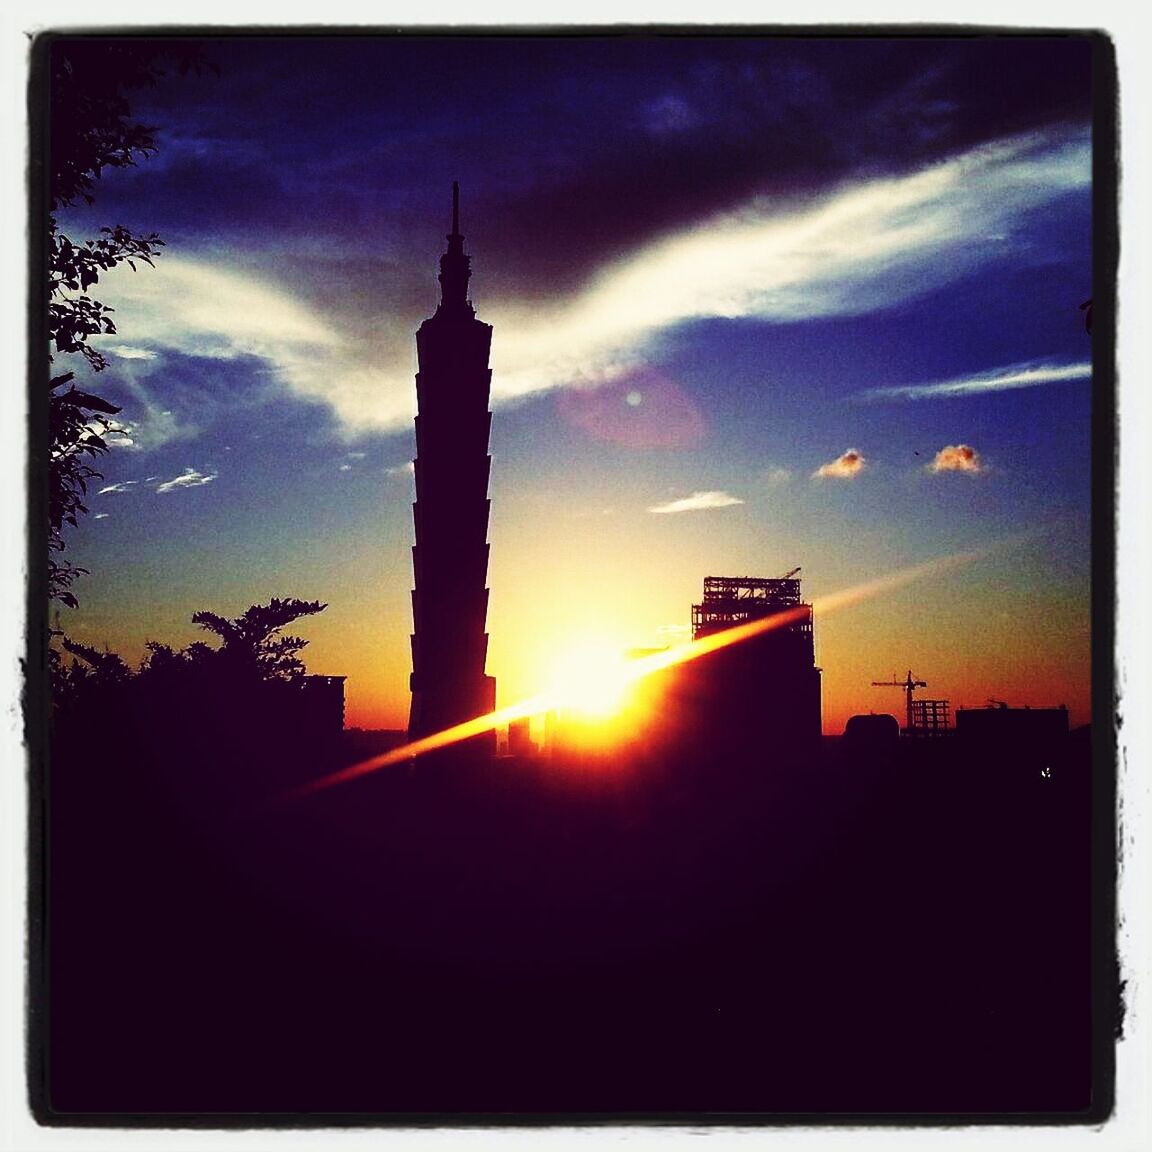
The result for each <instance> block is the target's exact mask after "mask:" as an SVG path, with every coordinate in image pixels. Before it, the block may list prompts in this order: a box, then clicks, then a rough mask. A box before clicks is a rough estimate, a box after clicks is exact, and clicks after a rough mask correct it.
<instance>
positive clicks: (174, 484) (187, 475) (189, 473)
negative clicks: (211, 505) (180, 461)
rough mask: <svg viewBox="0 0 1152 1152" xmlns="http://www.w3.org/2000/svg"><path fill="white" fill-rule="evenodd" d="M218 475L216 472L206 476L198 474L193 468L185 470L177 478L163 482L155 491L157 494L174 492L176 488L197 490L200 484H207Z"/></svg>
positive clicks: (201, 473)
mask: <svg viewBox="0 0 1152 1152" xmlns="http://www.w3.org/2000/svg"><path fill="white" fill-rule="evenodd" d="M218 475H219V473H217V472H209V473H207V474H205V473H203V472H198V471H197V470H196V469H195V468H185V469H184V471H183V472H181V473H180V475H179V476H176V477H174V478H173V479H171V480H165V481H164V483H163V484H161V485H159V486H158V487H157V489H156V491H157V492H175V491H176V490H177V489H178V488H199V487H200V485H201V484H208V483H210V482H211V481H213V480H215V479H216V477H217V476H218Z"/></svg>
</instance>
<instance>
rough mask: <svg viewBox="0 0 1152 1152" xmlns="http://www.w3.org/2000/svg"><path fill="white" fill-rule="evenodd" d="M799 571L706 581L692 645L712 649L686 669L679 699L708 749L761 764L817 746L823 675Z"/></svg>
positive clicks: (696, 610)
mask: <svg viewBox="0 0 1152 1152" xmlns="http://www.w3.org/2000/svg"><path fill="white" fill-rule="evenodd" d="M798 571H799V569H796V570H795V571H793V572H790V573H789V574H788V575H787V576H785V577H783V578H780V579H774V580H773V579H763V578H759V577H748V576H739V577H733V576H708V577H706V578H705V580H704V596H703V599H702V600H701V602H700V603H699V604H694V605H693V606H692V640H693V643H695V644H701V645H705V646H707V647H709V648H711V647H712V645H715V648H714V649H713V650H711V651H707V652H705V653H704V654H703V655H702V656H700V657H699V658H697V659H695V660H692V661H689V662H688V663H687V664H686V665H685V666H684V668H685V683H684V684H683V685H682V690H683V692H684V695H683V696H682V699H683V700H684V702H685V704H686V705H687V706H688V708H689V709H690V712H691V718H692V719H691V726H692V728H693V729H694V730H695V734H696V735H697V736H698V737H700V738H702V739H704V740H705V741H706V742H707V743H708V744H709V745H711V746H713V747H717V748H720V749H723V750H725V751H726V752H728V753H731V754H733V755H740V756H742V757H744V756H747V755H748V754H751V755H753V756H754V758H755V759H758V760H763V759H764V758H766V757H769V756H772V755H777V754H778V755H792V756H795V755H807V754H809V753H811V752H813V751H815V750H816V749H817V748H818V747H819V742H820V735H821V710H820V669H819V668H817V667H816V659H815V646H814V639H813V628H812V605H811V604H806V603H804V602H803V600H802V599H801V595H800V581H799V579H797V578H796V572H798ZM726 633H731V635H730V636H729V635H725V634H726ZM721 639H723V640H728V639H731V640H732V642H731V643H722V642H721Z"/></svg>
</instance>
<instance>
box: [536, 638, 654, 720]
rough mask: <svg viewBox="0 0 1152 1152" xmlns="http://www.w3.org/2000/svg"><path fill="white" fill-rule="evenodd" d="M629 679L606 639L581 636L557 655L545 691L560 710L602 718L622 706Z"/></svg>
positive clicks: (624, 662) (621, 659)
mask: <svg viewBox="0 0 1152 1152" xmlns="http://www.w3.org/2000/svg"><path fill="white" fill-rule="evenodd" d="M633 679H634V676H633V675H632V670H631V668H630V666H629V662H628V660H627V659H626V658H625V656H624V654H623V652H621V651H620V650H619V649H618V648H615V647H613V646H612V645H611V644H609V643H607V642H606V641H601V640H582V641H580V642H579V643H577V644H575V645H574V646H573V647H571V648H567V649H565V650H564V651H563V652H561V653H560V654H559V655H558V656H557V658H556V662H555V664H554V665H553V668H552V675H551V677H550V680H549V684H548V695H549V697H550V699H551V700H552V701H554V706H555V707H556V708H558V709H559V710H561V711H565V712H576V713H579V714H580V715H583V716H586V717H589V718H590V719H597V720H605V719H608V718H609V717H612V716H615V715H617V714H618V713H619V712H621V711H622V710H623V709H624V707H625V705H626V704H627V703H628V696H629V691H630V689H631V686H632V682H633Z"/></svg>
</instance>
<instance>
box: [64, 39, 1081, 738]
mask: <svg viewBox="0 0 1152 1152" xmlns="http://www.w3.org/2000/svg"><path fill="white" fill-rule="evenodd" d="M209 54H210V55H212V56H216V57H218V60H219V63H220V66H221V76H220V78H219V79H216V78H212V77H207V76H204V77H199V78H185V79H180V80H177V79H171V80H168V81H165V82H163V83H162V84H161V85H160V86H158V87H157V88H156V89H155V90H154V91H150V92H148V93H146V94H144V93H142V94H140V95H139V97H138V98H137V99H136V100H135V102H134V111H135V112H136V114H137V115H138V117H139V118H140V119H142V120H144V121H145V122H148V123H155V124H156V125H157V128H158V139H159V143H160V150H159V153H158V154H157V156H155V157H152V158H150V159H148V160H146V161H144V162H142V163H141V164H140V166H139V167H138V168H136V169H132V170H129V171H125V172H118V173H113V174H110V175H109V176H107V177H106V178H105V180H104V181H102V187H100V188H99V189H98V195H97V199H96V203H95V205H94V206H92V207H91V208H90V209H85V210H83V211H76V212H71V211H70V212H68V213H65V214H64V215H63V217H62V224H63V226H64V228H65V230H66V231H69V232H70V233H75V234H80V235H84V234H87V233H86V232H85V229H88V230H89V231H90V230H91V229H92V228H94V227H98V226H99V225H101V224H104V223H109V222H124V223H126V224H128V225H129V226H130V227H133V228H137V229H140V230H142V231H152V230H155V231H158V232H160V233H161V235H162V236H163V237H164V238H165V240H166V242H167V247H166V249H165V250H164V253H163V254H162V255H161V257H160V258H159V259H158V260H157V262H156V268H155V269H149V268H144V269H141V270H140V271H138V272H137V273H135V274H133V273H131V272H128V271H127V270H125V271H124V272H117V273H115V274H113V275H110V276H108V277H106V278H105V280H103V281H102V282H101V284H100V286H99V289H98V291H97V295H98V296H99V297H100V298H101V299H103V300H105V301H106V302H107V303H109V304H111V305H113V306H114V307H115V308H116V314H115V318H116V320H117V323H118V325H119V328H120V331H119V332H118V333H117V335H116V336H114V337H109V338H107V339H105V340H104V341H102V342H101V346H102V348H103V349H104V351H105V352H106V354H107V355H108V356H109V359H110V360H111V361H112V366H111V367H110V368H109V369H108V371H107V372H105V373H104V374H103V375H102V376H101V377H99V378H98V381H97V382H98V384H99V387H100V391H101V392H102V393H103V394H106V395H108V396H109V397H110V398H111V399H114V400H115V401H116V402H117V403H120V404H122V405H123V408H124V411H123V413H122V414H121V418H122V419H123V420H124V421H125V425H126V427H127V429H128V435H129V437H130V439H131V440H132V442H133V443H132V444H131V445H125V446H121V447H117V448H114V450H113V452H112V454H111V455H110V456H108V457H106V458H105V459H104V460H103V462H102V463H101V468H102V470H103V472H104V473H105V480H104V481H103V482H102V483H100V484H98V485H96V487H95V489H94V492H93V495H92V499H91V501H90V509H91V516H90V517H89V518H88V519H87V520H86V521H84V522H83V523H82V526H81V528H80V529H79V531H77V532H74V533H73V534H72V535H71V537H70V539H69V553H70V554H71V556H72V558H73V560H74V561H75V562H77V563H80V564H83V565H84V566H86V567H89V568H91V569H92V575H91V576H89V577H87V578H85V579H84V580H83V581H82V582H81V584H80V585H79V586H78V594H79V597H80V601H81V608H80V609H79V611H77V612H69V611H67V610H63V611H62V613H61V623H62V625H63V626H64V627H65V629H66V631H68V632H69V634H70V635H73V636H74V637H75V638H76V639H79V640H82V641H83V642H85V643H89V644H103V643H105V642H106V643H108V644H109V645H110V646H111V647H112V648H113V649H115V650H117V651H120V652H121V653H122V654H123V655H125V656H126V657H128V658H129V659H138V658H139V656H140V655H141V654H142V651H143V644H144V642H145V641H146V640H150V639H151V640H161V641H165V642H169V643H172V642H176V643H182V642H187V641H189V640H191V639H193V638H194V636H195V632H196V630H195V629H194V628H193V627H192V625H191V624H190V617H191V614H192V612H194V611H196V610H198V609H203V608H208V609H212V610H216V611H223V612H225V613H232V612H236V611H239V610H241V609H242V608H244V607H245V606H247V605H248V604H250V603H255V602H257V601H260V600H262V599H267V598H268V597H269V596H273V595H291V596H301V597H305V598H309V597H315V598H319V599H322V600H324V601H325V602H327V603H329V605H330V607H329V609H328V611H327V612H326V613H324V615H323V616H322V617H320V618H317V619H316V620H315V621H312V622H310V623H309V624H308V625H306V626H304V627H302V628H301V632H302V634H304V635H306V636H308V637H309V638H310V639H311V641H312V642H311V645H310V647H309V648H308V649H307V650H306V652H305V659H306V660H307V663H308V666H309V669H310V671H313V672H317V673H320V674H328V675H346V676H348V678H349V679H348V685H347V688H348V722H349V724H351V725H355V726H361V727H396V728H399V727H402V726H403V723H404V719H403V717H404V715H405V714H406V711H407V706H408V697H407V691H406V687H407V684H406V680H407V673H408V671H409V670H410V665H409V649H408V635H409V632H410V631H411V613H410V605H409V601H408V593H409V590H410V588H411V561H410V551H409V546H410V544H411V527H410V524H411V521H410V504H411V500H412V496H413V493H412V479H411V468H410V463H409V461H410V460H411V458H412V456H413V455H414V450H413V445H412V434H411V417H412V412H413V408H414V398H415V386H414V382H413V375H414V372H415V365H414V361H415V329H416V326H417V325H418V323H419V321H420V320H421V319H423V318H424V317H426V316H427V315H429V314H430V313H431V310H432V307H433V306H434V304H435V299H436V293H435V267H436V259H437V257H438V254H439V252H440V250H441V247H442V237H443V235H444V234H445V233H446V231H447V224H448V220H447V211H446V199H447V198H446V195H445V189H447V188H449V187H450V185H451V181H452V180H453V179H459V180H460V182H461V187H462V217H463V218H462V231H463V232H464V233H465V234H467V235H468V237H469V250H470V252H471V254H472V256H473V261H474V265H473V267H474V278H473V289H472V296H473V298H474V301H475V303H476V306H477V310H478V313H479V315H480V317H481V318H482V319H483V320H485V321H486V322H488V323H491V324H492V325H493V327H494V334H493V349H492V367H493V407H494V417H493V427H492V454H493V467H492V483H491V491H490V494H491V497H492V501H493V507H492V525H491V530H490V537H489V538H490V540H491V543H492V557H491V563H490V568H489V585H490V587H491V589H492V595H491V605H490V610H489V620H488V628H489V632H490V633H491V646H490V657H489V671H490V672H491V673H492V674H494V675H495V676H496V678H497V682H498V684H499V692H500V695H499V697H498V700H497V704H498V706H505V705H508V704H510V703H513V702H514V701H515V700H516V699H518V698H520V697H523V696H526V695H530V694H532V693H533V692H534V691H535V690H537V689H538V687H539V685H540V684H541V682H542V681H543V680H544V679H545V678H546V677H547V674H548V669H549V666H550V663H551V661H552V660H553V658H554V656H555V654H556V653H557V652H559V651H562V650H563V649H564V648H565V647H566V646H568V645H571V644H572V643H574V642H576V641H577V640H579V639H582V638H587V637H589V636H596V637H601V638H604V639H606V640H608V641H610V642H611V643H613V644H615V645H617V646H618V647H620V648H626V647H642V646H652V645H653V644H654V643H659V642H661V641H662V640H667V639H680V638H682V637H683V636H684V634H685V633H686V632H687V627H688V622H689V613H690V609H691V604H692V601H693V598H694V596H696V594H697V591H698V588H699V586H700V583H701V581H702V580H703V578H704V577H705V576H713V575H750V576H780V575H783V574H784V572H786V571H789V570H791V569H793V568H795V567H797V566H800V567H801V569H802V578H803V580H804V588H805V595H806V598H812V599H815V600H816V601H817V602H818V603H819V601H820V600H821V598H827V597H829V596H832V595H834V594H836V593H839V592H841V591H842V590H843V589H846V588H850V587H852V586H854V585H859V584H864V583H868V582H869V581H874V580H877V579H880V578H883V577H885V576H887V575H890V574H891V573H892V572H893V571H896V570H903V569H908V568H915V567H916V566H918V565H924V564H931V563H932V562H934V561H945V560H947V558H948V557H951V556H955V555H958V554H963V555H971V556H973V558H972V559H971V561H970V562H968V563H964V564H957V565H953V566H949V565H947V564H942V565H941V566H940V567H941V572H940V573H937V574H936V575H935V576H933V577H932V578H926V579H924V580H921V581H917V582H915V583H913V584H909V585H907V586H905V587H903V588H901V589H898V590H895V591H891V592H889V593H887V594H885V595H884V596H882V597H877V598H875V599H871V600H868V601H864V602H860V603H856V604H854V605H852V606H850V607H846V608H844V609H843V610H841V611H838V612H836V613H835V614H829V615H828V616H827V617H826V618H822V617H821V615H820V614H819V613H818V614H817V618H816V642H817V663H818V664H819V665H820V666H821V667H823V668H824V670H825V676H824V682H825V696H824V717H825V731H828V732H838V731H840V730H841V729H842V727H843V724H844V722H845V721H846V720H847V718H848V716H849V715H851V714H853V713H856V712H862V711H865V712H866V711H869V710H874V711H878V712H884V711H887V712H897V713H898V712H899V711H900V705H901V701H900V700H899V699H898V698H897V697H896V694H895V692H894V691H892V692H890V693H885V692H884V691H881V690H880V689H878V688H875V687H873V686H872V683H871V682H872V681H873V680H876V679H882V678H886V677H888V676H889V675H891V674H893V673H894V672H896V673H899V674H903V672H904V670H905V668H908V667H910V668H911V669H912V670H913V671H914V672H915V673H916V675H917V676H918V677H920V678H923V679H924V680H926V681H927V682H928V686H929V687H928V689H927V694H928V695H930V696H943V697H948V698H950V699H951V700H952V703H953V706H954V707H955V706H962V705H968V706H979V705H982V704H983V703H984V702H985V700H986V699H987V698H989V697H996V698H1000V699H1007V700H1009V701H1010V702H1011V703H1013V704H1019V705H1025V704H1030V705H1033V706H1038V707H1039V706H1052V705H1057V704H1067V705H1068V706H1069V708H1070V710H1071V717H1072V722H1073V724H1081V723H1085V722H1087V721H1088V720H1089V719H1090V692H1091V668H1090V635H1089V609H1090V604H1089V599H1090V597H1089V591H1090V586H1089V551H1090V549H1089V543H1090V541H1089V531H1090V493H1089V486H1090V471H1091V461H1090V453H1089V439H1090V431H1091V384H1090V363H1091V350H1090V341H1089V339H1088V337H1087V336H1086V335H1085V333H1084V330H1083V314H1082V312H1081V311H1080V308H1079V305H1080V304H1081V303H1082V301H1084V300H1085V299H1086V298H1087V297H1088V296H1090V294H1091V262H1090V251H1091V221H1090V203H1091V138H1090V99H1089V97H1090V86H1089V83H1088V76H1089V71H1090V57H1091V44H1090V43H1089V42H1086V41H1084V40H1080V39H1076V38H1069V39H1064V40H1061V39H1058V38H1049V39H1041V38H1028V37H1025V38H1021V39H1012V38H988V39H972V40H960V39H955V40H945V39H924V40H904V41H886V40H877V41H862V40H851V39H843V40H833V39H829V40H810V41H788V40H781V39H771V38H759V39H758V38H748V39H738V40H719V39H709V38H706V37H701V38H688V39H682V40H677V39H664V40H651V41H639V42H629V41H623V40H616V39H612V38H610V37H588V38H583V39H575V40H547V39H523V40H518V39H490V40H485V39H467V38H465V39H456V40H451V39H445V40H437V39H435V38H427V39H425V38H418V39H389V38H385V39H379V40H373V39H371V38H364V39H350V40H344V41H340V42H336V41H332V40H318V39H311V38H307V39H300V40H295V41H288V40H277V39H275V38H260V39H255V40H243V41H241V40H234V41H224V42H222V43H220V44H217V45H213V46H212V47H211V48H210V52H209ZM318 77H319V78H321V79H320V82H319V83H318V80H317V78H318ZM476 86H480V87H482V88H483V89H484V94H485V98H486V99H485V100H483V101H480V102H479V103H477V102H476V101H475V100H474V99H473V89H474V88H475V87H476ZM317 91H320V92H322V93H323V99H320V100H317V99H316V97H315V93H316V92H317ZM720 92H723V93H725V94H726V98H725V99H723V100H721V99H720V96H719V95H718V93H720ZM145 97H146V99H145ZM284 109H289V110H291V112H292V116H291V118H290V119H291V122H292V123H291V127H290V128H289V127H288V126H287V125H286V124H285V122H284V120H283V119H282V118H281V113H282V112H283V110H284ZM337 117H339V118H340V125H341V126H340V129H339V131H338V132H333V131H331V125H332V124H333V122H334V118H337ZM609 125H611V126H612V128H613V131H612V132H609V131H608V126H609ZM326 129H327V131H326ZM373 348H376V349H379V350H380V352H379V356H378V357H376V356H373V355H370V354H369V352H368V349H373Z"/></svg>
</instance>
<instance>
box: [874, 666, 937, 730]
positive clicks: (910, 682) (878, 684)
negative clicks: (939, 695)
mask: <svg viewBox="0 0 1152 1152" xmlns="http://www.w3.org/2000/svg"><path fill="white" fill-rule="evenodd" d="M872 687H873V688H903V689H904V691H905V693H906V694H907V701H908V726H907V731H909V732H911V731H912V693H913V691H914V690H915V689H917V688H927V687H928V683H927V681H925V680H915V679H913V677H912V669H911V668H909V669H908V679H907V680H897V679H896V673H895V672H893V673H892V679H891V680H873V681H872Z"/></svg>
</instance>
